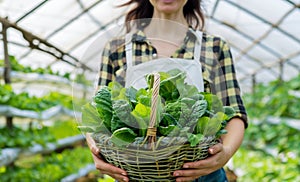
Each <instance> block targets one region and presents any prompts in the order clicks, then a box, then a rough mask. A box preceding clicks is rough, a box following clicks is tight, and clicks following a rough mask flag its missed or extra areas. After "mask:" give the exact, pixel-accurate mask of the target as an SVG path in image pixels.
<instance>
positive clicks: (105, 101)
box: [94, 87, 113, 130]
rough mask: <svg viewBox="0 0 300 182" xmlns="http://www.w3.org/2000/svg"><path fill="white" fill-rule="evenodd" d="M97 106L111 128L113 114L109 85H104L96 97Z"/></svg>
mask: <svg viewBox="0 0 300 182" xmlns="http://www.w3.org/2000/svg"><path fill="white" fill-rule="evenodd" d="M94 101H95V103H96V108H97V111H98V113H99V116H100V119H101V120H103V123H104V125H105V126H106V128H108V129H109V130H110V129H111V119H112V115H113V113H112V112H113V110H112V100H111V92H110V90H109V88H108V87H102V88H100V90H99V91H98V92H97V94H96V95H95V97H94Z"/></svg>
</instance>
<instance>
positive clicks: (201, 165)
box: [182, 153, 222, 169]
mask: <svg viewBox="0 0 300 182" xmlns="http://www.w3.org/2000/svg"><path fill="white" fill-rule="evenodd" d="M219 155H221V153H217V154H215V155H212V156H210V157H208V158H206V159H203V160H199V161H196V162H188V163H185V164H184V165H183V166H182V167H183V168H184V169H206V168H211V167H213V166H214V165H216V161H217V160H218V158H219V157H222V156H219Z"/></svg>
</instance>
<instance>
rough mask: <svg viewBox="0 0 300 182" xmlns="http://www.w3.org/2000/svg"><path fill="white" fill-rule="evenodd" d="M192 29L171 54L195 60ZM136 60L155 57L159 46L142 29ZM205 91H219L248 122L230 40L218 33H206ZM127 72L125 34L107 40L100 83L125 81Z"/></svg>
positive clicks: (203, 51) (203, 52) (135, 43)
mask: <svg viewBox="0 0 300 182" xmlns="http://www.w3.org/2000/svg"><path fill="white" fill-rule="evenodd" d="M191 31H194V30H192V29H190V30H189V31H188V32H187V34H186V37H185V39H184V43H183V45H182V46H181V47H180V48H179V49H177V50H176V51H175V52H174V54H173V55H172V56H171V57H173V58H184V59H188V60H193V53H194V46H195V41H196V37H195V35H194V34H193V33H192V32H191ZM131 41H132V42H133V49H132V51H133V53H132V56H133V60H132V61H133V64H134V65H136V64H140V63H143V62H146V61H151V60H153V59H155V58H156V55H157V50H156V49H155V48H154V47H153V46H152V45H151V42H150V41H149V40H147V38H146V36H145V34H144V33H143V31H141V30H139V31H137V33H135V34H133V35H132V40H131ZM200 61H201V64H202V74H203V79H204V89H205V90H204V91H205V92H211V93H214V94H216V95H217V96H218V97H219V98H221V100H222V102H223V104H224V105H227V106H232V107H233V108H234V109H235V110H236V117H239V118H241V119H242V120H243V121H244V124H245V128H247V126H248V122H247V113H246V109H245V107H244V105H243V101H242V99H241V95H240V87H239V84H238V81H237V79H236V74H235V68H234V64H233V59H232V55H231V52H230V48H229V46H228V44H227V43H226V42H225V41H224V40H223V39H221V38H220V37H217V36H212V35H208V34H206V33H203V36H202V46H201V58H200ZM125 73H126V51H125V37H119V38H115V39H113V40H111V41H110V42H108V43H107V45H106V47H105V48H104V50H103V53H102V60H101V65H100V74H99V81H98V85H99V86H101V85H108V84H109V82H111V81H118V82H119V83H121V84H123V85H124V78H125Z"/></svg>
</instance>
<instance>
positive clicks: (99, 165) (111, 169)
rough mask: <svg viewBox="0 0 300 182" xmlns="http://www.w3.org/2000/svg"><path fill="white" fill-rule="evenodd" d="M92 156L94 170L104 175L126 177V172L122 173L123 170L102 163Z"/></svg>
mask: <svg viewBox="0 0 300 182" xmlns="http://www.w3.org/2000/svg"><path fill="white" fill-rule="evenodd" d="M92 155H93V159H94V163H95V167H96V169H98V170H100V172H101V173H104V174H118V175H123V176H127V173H126V171H124V170H123V169H121V168H118V167H116V166H114V165H111V164H109V163H106V162H104V161H103V160H102V159H99V158H98V157H97V156H96V155H94V154H92Z"/></svg>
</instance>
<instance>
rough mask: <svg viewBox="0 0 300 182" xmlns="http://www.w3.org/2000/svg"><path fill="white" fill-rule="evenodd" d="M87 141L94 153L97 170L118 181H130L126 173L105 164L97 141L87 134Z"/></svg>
mask: <svg viewBox="0 0 300 182" xmlns="http://www.w3.org/2000/svg"><path fill="white" fill-rule="evenodd" d="M86 141H87V144H88V146H89V148H90V150H91V151H92V155H93V159H94V163H95V167H96V169H98V170H99V171H100V172H101V173H102V174H107V175H109V176H111V177H112V178H114V179H116V180H118V181H129V179H128V177H127V173H126V171H124V170H123V169H121V168H118V167H116V166H113V165H111V164H109V163H107V162H105V161H104V160H103V159H102V158H101V156H100V155H99V154H100V150H99V149H98V147H97V146H96V143H95V141H94V140H93V138H92V137H91V136H90V135H89V134H86Z"/></svg>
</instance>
